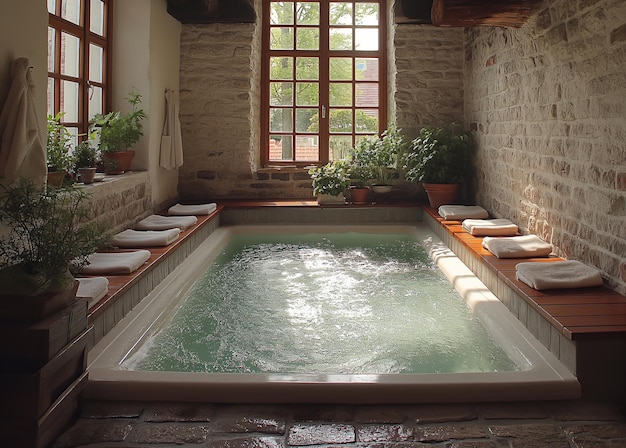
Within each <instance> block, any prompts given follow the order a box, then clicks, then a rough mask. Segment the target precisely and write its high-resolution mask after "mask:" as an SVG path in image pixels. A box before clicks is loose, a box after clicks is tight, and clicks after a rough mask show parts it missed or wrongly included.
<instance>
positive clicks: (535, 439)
mask: <svg viewBox="0 0 626 448" xmlns="http://www.w3.org/2000/svg"><path fill="white" fill-rule="evenodd" d="M131 447H135V448H136V447H152V448H166V447H183V448H191V447H197V448H199V447H202V448H289V447H315V448H330V447H335V448H339V447H354V448H366V447H367V448H419V447H430V448H626V419H625V415H624V406H623V405H620V404H611V403H598V402H586V401H580V400H576V401H563V402H533V403H487V404H484V403H483V404H450V405H447V404H437V405H397V406H394V405H384V406H381V405H371V406H366V405H358V406H356V405H355V406H350V405H340V406H333V405H285V406H280V405H268V406H262V405H220V404H204V403H126V402H124V403H122V402H106V401H98V402H94V401H90V402H86V403H85V404H84V406H83V410H82V413H81V415H80V417H79V418H78V420H77V421H76V422H75V423H74V425H73V426H72V427H71V428H69V429H68V430H67V431H66V432H65V433H64V434H63V435H62V436H61V437H60V438H59V439H58V440H57V441H56V443H55V444H54V446H53V448H131Z"/></svg>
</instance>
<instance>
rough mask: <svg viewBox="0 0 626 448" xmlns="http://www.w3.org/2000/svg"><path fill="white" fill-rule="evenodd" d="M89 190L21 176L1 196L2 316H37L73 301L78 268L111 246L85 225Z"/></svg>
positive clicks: (100, 233)
mask: <svg viewBox="0 0 626 448" xmlns="http://www.w3.org/2000/svg"><path fill="white" fill-rule="evenodd" d="M86 198H87V196H86V193H85V192H83V191H81V190H80V189H77V188H75V187H73V186H71V185H70V186H65V187H60V188H55V187H50V186H48V188H44V189H40V188H38V187H36V186H35V185H34V184H33V183H32V181H31V180H27V179H24V178H22V179H19V180H18V181H17V182H15V183H14V184H13V185H11V186H10V187H7V188H5V189H4V191H3V193H2V196H1V197H0V224H2V225H3V226H5V227H6V232H4V233H3V234H2V236H1V237H0V317H2V318H9V319H14V320H37V319H43V318H44V317H46V316H48V315H49V314H52V313H54V312H56V311H58V310H60V309H62V308H63V307H65V306H67V305H69V304H70V303H71V302H72V301H73V300H74V299H75V298H76V288H77V286H78V283H77V282H76V281H75V280H74V277H73V275H72V269H73V268H80V267H82V266H83V265H84V264H85V263H86V262H87V256H88V255H89V254H91V253H93V252H95V251H96V250H97V249H98V248H100V247H103V246H104V245H105V244H106V241H107V237H106V236H105V235H104V234H103V232H102V231H101V230H100V229H98V228H97V226H96V225H95V224H89V223H84V221H85V220H86V218H87V213H88V211H89V210H88V207H87V206H88V204H86V203H85V199H86Z"/></svg>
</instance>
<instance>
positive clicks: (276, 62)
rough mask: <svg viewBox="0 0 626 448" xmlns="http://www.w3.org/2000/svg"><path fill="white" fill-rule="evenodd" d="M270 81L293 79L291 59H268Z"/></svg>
mask: <svg viewBox="0 0 626 448" xmlns="http://www.w3.org/2000/svg"><path fill="white" fill-rule="evenodd" d="M270 78H271V79H293V59H292V58H270Z"/></svg>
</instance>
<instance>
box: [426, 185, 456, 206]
mask: <svg viewBox="0 0 626 448" xmlns="http://www.w3.org/2000/svg"><path fill="white" fill-rule="evenodd" d="M422 186H423V187H424V190H425V191H426V195H427V196H428V202H429V203H430V206H431V207H433V208H438V207H439V206H441V205H447V204H458V203H459V200H458V197H459V191H461V184H429V183H423V184H422Z"/></svg>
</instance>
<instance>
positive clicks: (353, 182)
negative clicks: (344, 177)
mask: <svg viewBox="0 0 626 448" xmlns="http://www.w3.org/2000/svg"><path fill="white" fill-rule="evenodd" d="M347 171H348V177H349V178H350V198H351V200H352V202H353V203H355V204H367V196H368V195H369V191H370V187H369V183H370V182H371V180H372V178H373V174H372V169H371V167H370V166H369V165H363V164H361V163H359V162H358V161H357V160H355V159H353V160H352V161H350V163H349V165H348V168H347Z"/></svg>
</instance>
